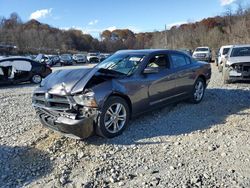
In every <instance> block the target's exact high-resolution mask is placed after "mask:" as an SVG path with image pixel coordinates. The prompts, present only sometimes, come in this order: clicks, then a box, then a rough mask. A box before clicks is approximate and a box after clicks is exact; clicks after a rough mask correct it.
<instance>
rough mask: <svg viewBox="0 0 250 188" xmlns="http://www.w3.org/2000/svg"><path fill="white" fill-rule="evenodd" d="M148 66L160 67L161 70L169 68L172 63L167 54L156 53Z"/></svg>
mask: <svg viewBox="0 0 250 188" xmlns="http://www.w3.org/2000/svg"><path fill="white" fill-rule="evenodd" d="M147 67H154V68H158V69H159V70H162V69H169V68H170V63H169V60H168V57H167V55H155V56H154V57H152V58H151V59H150V60H149V63H148V65H147Z"/></svg>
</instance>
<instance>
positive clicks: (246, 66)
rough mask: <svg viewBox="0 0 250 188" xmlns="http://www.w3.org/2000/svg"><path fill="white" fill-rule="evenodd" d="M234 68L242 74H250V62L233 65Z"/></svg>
mask: <svg viewBox="0 0 250 188" xmlns="http://www.w3.org/2000/svg"><path fill="white" fill-rule="evenodd" d="M233 68H234V69H236V70H237V71H240V72H250V62H246V63H237V64H235V65H233Z"/></svg>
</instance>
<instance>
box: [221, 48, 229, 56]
mask: <svg viewBox="0 0 250 188" xmlns="http://www.w3.org/2000/svg"><path fill="white" fill-rule="evenodd" d="M229 50H230V48H224V49H223V52H222V55H226V54H227V53H228V51H229Z"/></svg>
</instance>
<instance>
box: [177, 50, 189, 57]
mask: <svg viewBox="0 0 250 188" xmlns="http://www.w3.org/2000/svg"><path fill="white" fill-rule="evenodd" d="M178 50H179V51H181V52H183V53H185V54H187V55H190V56H192V50H190V49H187V48H180V49H178Z"/></svg>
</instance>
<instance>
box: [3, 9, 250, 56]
mask: <svg viewBox="0 0 250 188" xmlns="http://www.w3.org/2000/svg"><path fill="white" fill-rule="evenodd" d="M100 39H101V40H97V39H95V38H93V37H92V36H91V35H89V34H84V33H83V32H82V31H80V30H76V29H70V30H61V29H58V28H54V27H52V26H50V25H48V24H44V23H40V22H39V21H37V20H30V21H28V22H26V23H23V22H22V20H21V18H20V17H19V16H18V14H16V13H12V14H11V15H10V17H9V18H7V19H6V18H0V44H14V45H16V46H17V47H18V48H17V49H18V51H17V53H22V54H26V53H39V52H42V53H58V52H60V53H63V52H68V51H69V52H74V51H103V52H114V51H117V50H119V49H142V48H171V49H176V48H189V49H194V48H195V47H197V46H203V45H206V46H210V47H212V48H213V49H217V48H218V47H219V46H221V45H225V44H238V43H250V9H245V10H242V9H241V10H238V11H237V12H236V13H232V12H231V11H228V12H227V13H225V14H224V15H223V16H217V17H213V18H206V19H203V20H201V21H199V22H195V23H188V24H183V25H180V26H178V27H177V26H174V27H172V28H170V29H169V30H166V31H156V32H148V33H134V32H132V31H131V30H128V29H125V30H119V29H117V30H114V31H108V30H105V31H103V32H102V33H101V34H100Z"/></svg>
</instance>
